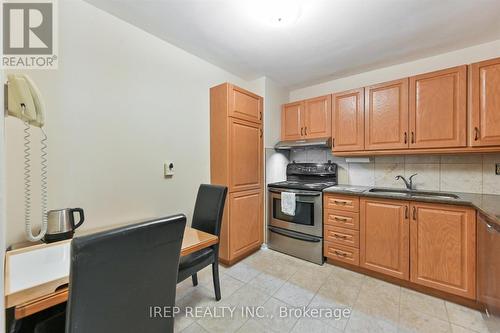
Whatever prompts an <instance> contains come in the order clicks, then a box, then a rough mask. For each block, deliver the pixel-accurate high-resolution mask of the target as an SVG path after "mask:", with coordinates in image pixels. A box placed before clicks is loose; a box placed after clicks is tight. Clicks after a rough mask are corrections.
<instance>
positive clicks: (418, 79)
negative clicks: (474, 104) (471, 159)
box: [410, 65, 467, 148]
mask: <svg viewBox="0 0 500 333" xmlns="http://www.w3.org/2000/svg"><path fill="white" fill-rule="evenodd" d="M466 134H467V66H466V65H464V66H459V67H454V68H449V69H445V70H441V71H437V72H432V73H427V74H422V75H417V76H413V77H411V78H410V148H452V147H465V146H466V145H467V137H466V136H467V135H466Z"/></svg>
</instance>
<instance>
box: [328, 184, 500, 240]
mask: <svg viewBox="0 0 500 333" xmlns="http://www.w3.org/2000/svg"><path fill="white" fill-rule="evenodd" d="M372 188H375V187H374V186H354V185H340V184H339V185H336V186H332V187H328V188H326V189H324V190H323V192H325V193H339V194H349V195H356V196H362V197H373V198H385V199H396V200H407V201H421V202H430V203H443V204H452V205H464V206H471V207H474V208H476V209H477V210H478V211H479V212H481V213H482V215H484V216H485V217H486V218H487V220H488V222H491V223H492V224H493V226H494V227H495V229H496V230H498V231H499V232H500V195H493V194H475V193H460V192H442V193H450V194H454V195H456V196H457V197H458V198H443V197H421V196H411V195H408V194H404V193H401V194H396V193H384V192H370V189H372ZM376 188H383V187H376ZM384 189H388V190H401V189H400V188H384ZM417 191H419V190H417ZM419 192H420V191H419ZM421 192H427V191H421ZM432 192H433V193H441V192H439V191H432Z"/></svg>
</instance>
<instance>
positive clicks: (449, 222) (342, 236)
mask: <svg viewBox="0 0 500 333" xmlns="http://www.w3.org/2000/svg"><path fill="white" fill-rule="evenodd" d="M340 198H341V199H342V200H343V201H345V202H348V203H350V204H349V209H353V210H354V212H349V211H342V210H337V209H338V207H335V208H337V209H335V210H333V209H332V207H331V206H332V205H336V203H335V201H334V200H335V199H337V200H340ZM357 202H359V227H358V223H357V221H356V220H357V219H358V215H357V214H358V213H357V212H356V208H355V207H357V205H356V204H354V205H353V204H352V203H357ZM341 206H342V205H341ZM353 206H354V208H353ZM323 215H324V223H325V227H324V228H325V229H324V230H325V233H324V239H325V241H324V243H325V245H324V254H325V257H328V258H329V259H331V260H332V261H334V262H335V261H341V262H343V263H348V264H351V265H354V266H359V267H360V269H364V270H369V271H373V272H376V273H381V274H384V275H387V276H388V277H391V278H396V279H400V280H404V281H409V282H405V283H410V284H412V285H415V287H418V286H417V285H420V286H423V287H426V288H432V289H435V290H437V291H440V292H444V293H446V294H450V295H457V296H460V297H463V298H467V299H473V300H474V299H476V243H477V241H476V210H475V209H474V208H471V207H465V206H456V205H450V204H436V203H424V202H413V201H412V202H410V201H406V200H393V199H382V198H381V199H379V198H373V197H361V198H360V197H357V196H349V195H343V196H339V195H338V194H325V209H324V214H323ZM358 230H359V231H358ZM358 235H359V241H358ZM495 285H496V286H497V285H498V286H500V283H499V284H495ZM490 293H491V291H490Z"/></svg>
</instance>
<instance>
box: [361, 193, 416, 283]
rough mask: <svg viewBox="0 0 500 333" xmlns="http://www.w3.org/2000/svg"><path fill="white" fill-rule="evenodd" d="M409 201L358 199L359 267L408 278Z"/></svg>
mask: <svg viewBox="0 0 500 333" xmlns="http://www.w3.org/2000/svg"><path fill="white" fill-rule="evenodd" d="M409 205H410V203H409V202H406V201H400V200H385V199H367V198H362V199H361V205H360V211H361V214H360V215H361V223H360V231H361V232H360V238H361V239H360V258H359V265H360V266H361V267H364V268H367V269H370V270H373V271H376V272H380V273H384V274H387V275H390V276H394V277H397V278H400V279H404V280H408V277H409V237H410V225H409V219H408V217H409Z"/></svg>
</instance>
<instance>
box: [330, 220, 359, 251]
mask: <svg viewBox="0 0 500 333" xmlns="http://www.w3.org/2000/svg"><path fill="white" fill-rule="evenodd" d="M324 237H325V240H326V241H329V242H332V243H333V244H336V245H337V244H340V245H347V246H352V247H355V248H357V249H359V231H356V230H351V229H345V228H338V227H332V226H331V225H325V235H324Z"/></svg>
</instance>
